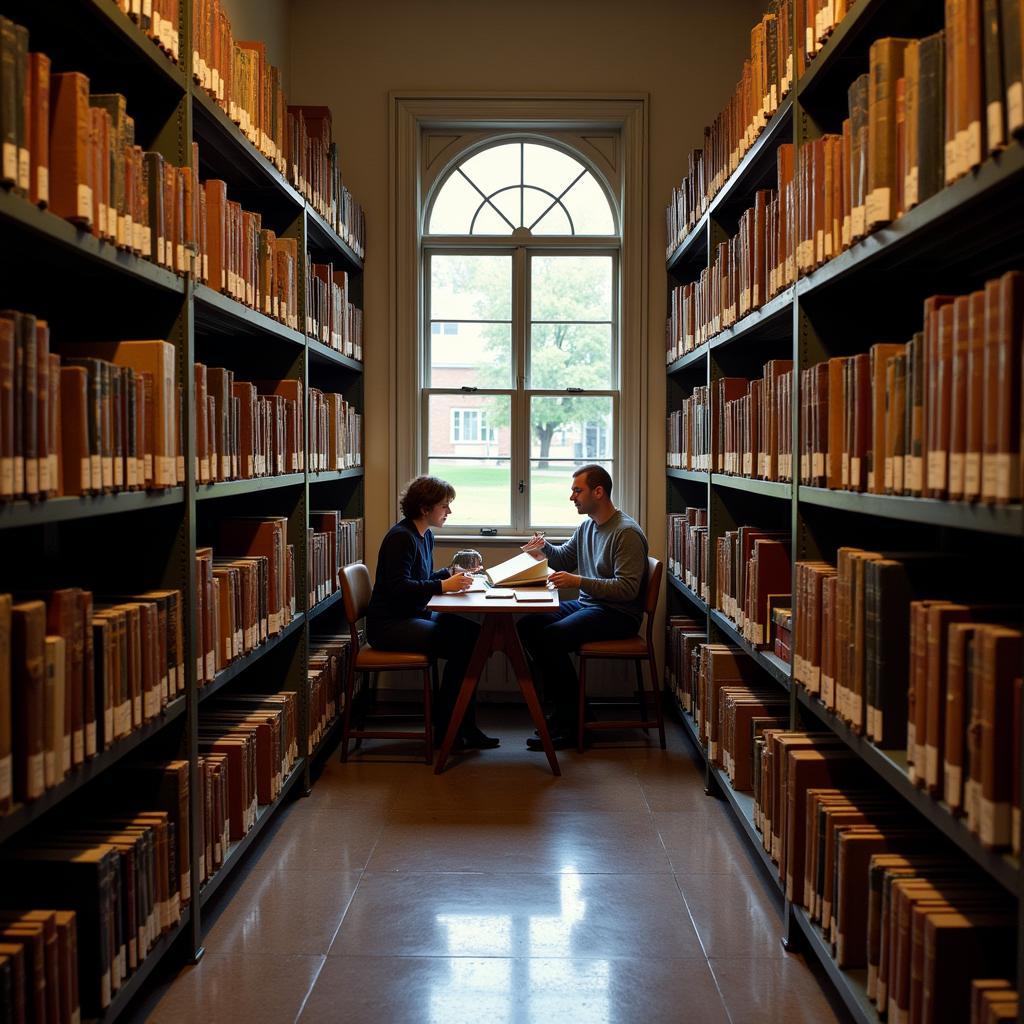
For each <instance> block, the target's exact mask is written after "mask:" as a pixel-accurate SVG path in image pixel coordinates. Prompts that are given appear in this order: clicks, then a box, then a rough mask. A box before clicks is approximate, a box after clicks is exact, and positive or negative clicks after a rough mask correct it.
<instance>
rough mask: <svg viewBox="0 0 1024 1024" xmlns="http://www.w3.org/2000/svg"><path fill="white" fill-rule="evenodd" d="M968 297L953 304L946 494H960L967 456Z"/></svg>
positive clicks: (962, 487) (956, 496) (956, 498)
mask: <svg viewBox="0 0 1024 1024" xmlns="http://www.w3.org/2000/svg"><path fill="white" fill-rule="evenodd" d="M970 326H971V321H970V297H969V296H967V295H958V296H957V298H956V301H955V302H954V303H953V330H952V343H951V348H952V356H951V359H950V364H951V370H950V414H949V480H948V491H949V497H950V498H951V499H952V500H954V501H959V500H961V499H962V498H963V496H964V476H965V465H966V455H967V351H968V347H969V344H970Z"/></svg>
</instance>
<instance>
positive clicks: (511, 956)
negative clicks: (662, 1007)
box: [222, 953, 770, 964]
mask: <svg viewBox="0 0 1024 1024" xmlns="http://www.w3.org/2000/svg"><path fill="white" fill-rule="evenodd" d="M222 955H223V954H222ZM316 955H318V956H322V955H324V954H316ZM326 956H327V958H328V959H330V960H588V961H589V960H614V961H615V962H616V963H621V962H628V963H637V964H644V963H649V962H650V961H651V960H657V961H659V962H665V963H694V964H698V963H703V964H706V963H707V962H708V961H707V957H705V956H702V955H697V954H692V955H690V956H665V955H664V954H660V953H652V954H650V955H648V956H643V957H638V956H635V955H624V956H618V955H616V954H601V955H599V954H596V953H590V954H588V953H536V954H532V953H327V954H326ZM747 959H750V960H756V959H770V958H768V957H748V958H747Z"/></svg>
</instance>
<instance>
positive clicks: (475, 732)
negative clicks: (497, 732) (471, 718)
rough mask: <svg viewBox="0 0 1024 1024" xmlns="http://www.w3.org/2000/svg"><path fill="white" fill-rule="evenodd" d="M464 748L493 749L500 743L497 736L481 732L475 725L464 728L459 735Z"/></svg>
mask: <svg viewBox="0 0 1024 1024" xmlns="http://www.w3.org/2000/svg"><path fill="white" fill-rule="evenodd" d="M459 739H460V740H461V741H462V745H463V749H464V750H493V749H494V748H495V747H498V746H500V745H501V740H500V739H498V737H497V736H488V735H487V734H486V733H483V732H481V731H480V730H479V729H478V728H477V727H476V726H473V728H472V729H466V730H465V731H464V732H463V733H462V735H461V736H460V737H459Z"/></svg>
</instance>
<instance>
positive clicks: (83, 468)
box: [60, 366, 93, 495]
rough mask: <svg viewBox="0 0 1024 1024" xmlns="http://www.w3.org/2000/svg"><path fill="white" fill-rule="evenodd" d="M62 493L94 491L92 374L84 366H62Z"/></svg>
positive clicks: (87, 492)
mask: <svg viewBox="0 0 1024 1024" xmlns="http://www.w3.org/2000/svg"><path fill="white" fill-rule="evenodd" d="M60 393H61V442H60V445H61V459H60V462H61V493H62V494H69V495H70V494H89V493H90V492H91V491H92V489H93V488H92V473H91V469H90V465H91V460H90V452H89V375H88V372H87V370H86V369H85V367H84V366H62V367H61V370H60Z"/></svg>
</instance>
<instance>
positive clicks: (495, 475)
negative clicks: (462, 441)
mask: <svg viewBox="0 0 1024 1024" xmlns="http://www.w3.org/2000/svg"><path fill="white" fill-rule="evenodd" d="M428 472H429V473H430V474H431V475H432V476H439V477H441V479H442V480H447V481H448V482H449V483H450V484H451V485H452V487H454V488H455V500H454V501H452V503H451V505H452V514H451V515H450V516H449V517H448V523H447V525H448V526H507V525H508V524H509V523H511V522H512V469H511V466H510V464H509V461H508V460H507V459H433V458H432V459H431V460H430V463H429V468H428Z"/></svg>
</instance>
